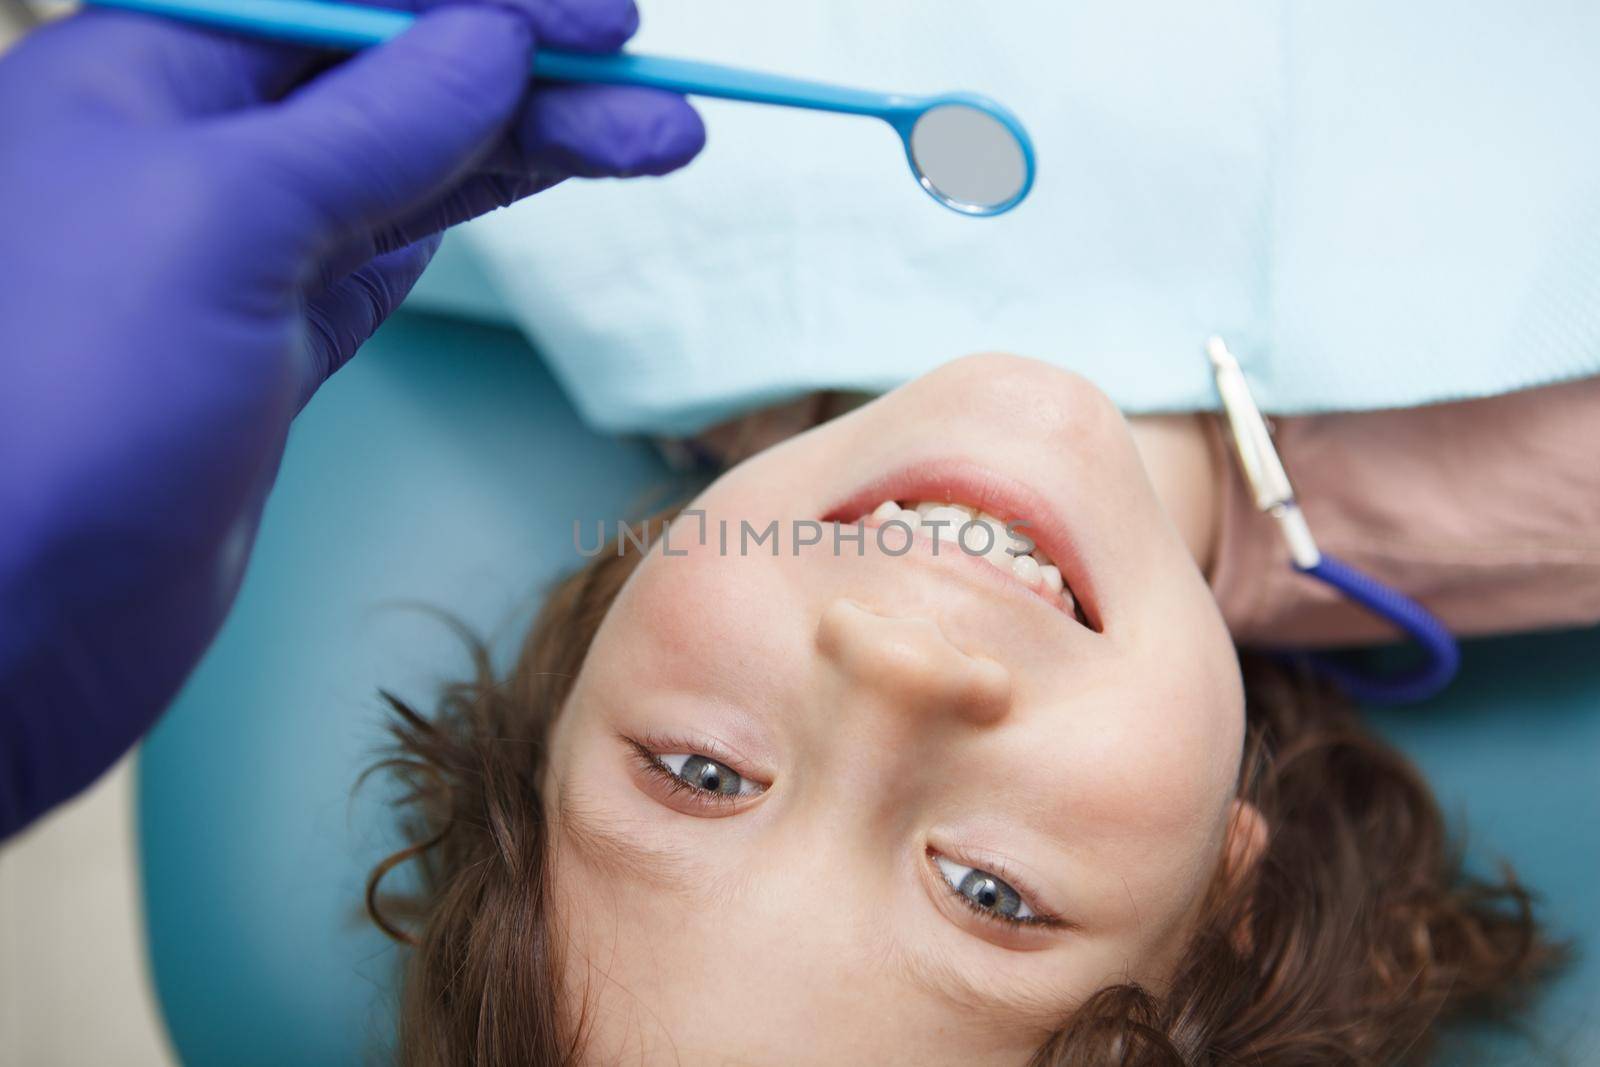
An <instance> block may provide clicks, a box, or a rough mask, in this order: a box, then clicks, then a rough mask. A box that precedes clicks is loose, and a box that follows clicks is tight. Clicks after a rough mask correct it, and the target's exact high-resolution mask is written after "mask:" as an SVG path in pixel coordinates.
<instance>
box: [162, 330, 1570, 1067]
mask: <svg viewBox="0 0 1600 1067" xmlns="http://www.w3.org/2000/svg"><path fill="white" fill-rule="evenodd" d="M667 477H668V475H667V472H666V471H665V469H664V468H663V467H662V466H661V465H660V464H659V462H658V461H657V460H656V458H655V457H654V455H653V453H652V452H651V451H650V449H648V448H647V447H645V446H644V445H641V444H636V443H635V444H630V443H622V442H618V441H615V440H612V439H608V438H604V437H600V436H597V435H595V434H593V433H590V432H588V431H587V430H586V429H585V428H584V427H583V426H582V425H581V424H580V422H579V421H578V418H577V416H576V415H575V414H574V413H573V411H572V410H571V408H570V407H569V406H568V404H567V403H566V401H565V400H564V399H563V397H562V394H561V392H560V390H559V388H558V387H557V385H556V383H555V382H554V381H553V380H552V379H551V378H550V376H549V374H548V373H547V372H546V371H545V370H544V369H543V367H542V365H541V363H540V362H539V360H538V359H537V357H536V356H535V355H534V354H533V353H532V352H531V351H530V350H529V348H528V347H527V345H526V344H525V343H524V342H523V341H522V339H521V338H520V337H519V336H518V335H516V334H514V333H511V332H509V331H501V330H496V329H493V328H489V327H485V326H479V325H468V324H465V323H463V322H460V321H454V320H446V319H438V318H429V317H424V316H418V315H411V314H408V315H402V316H400V317H398V318H397V319H396V320H395V321H393V322H391V323H390V324H389V325H388V326H386V327H385V328H384V330H383V331H382V332H381V333H380V334H379V335H378V336H377V337H376V338H375V339H374V340H373V342H372V343H371V344H369V345H368V347H367V349H366V350H365V351H364V352H363V354H362V356H361V358H360V359H358V360H356V361H354V363H352V364H351V366H349V367H348V368H346V369H345V370H343V371H341V372H340V374H339V375H338V377H336V378H335V379H334V381H333V382H332V383H331V384H330V385H328V386H327V387H326V388H324V389H323V390H322V392H321V393H319V394H318V396H317V398H316V400H315V401H314V402H313V404H312V405H311V407H310V408H309V409H308V410H307V412H306V413H305V415H304V416H303V417H302V418H301V419H300V421H299V422H298V423H297V424H296V427H295V430H294V434H293V437H292V439H291V441H290V442H289V450H288V454H287V456H286V458H285V460H284V464H283V470H282V475H281V477H280V479H279V484H278V488H277V491H276V493H275V495H274V496H273V498H272V500H271V503H270V505H269V506H268V508H267V514H266V517H265V521H264V522H263V525H262V528H261V535H260V541H259V543H258V545H257V549H256V556H255V560H254V562H253V564H252V566H251V570H250V573H249V576H248V578H247V580H246V582H245V586H244V589H243V592H242V594H241V596H240V598H239V602H238V605H237V607H236V609H235V611H234V612H233V615H232V616H231V618H230V619H229V621H228V623H227V625H226V627H225V628H224V629H223V632H222V634H221V636H220V638H219V639H218V641H217V642H216V645H215V647H213V648H212V650H211V652H210V654H209V655H208V656H207V657H206V659H205V660H204V662H203V663H202V664H201V665H200V667H199V669H198V670H197V671H196V672H195V674H194V677H193V678H192V679H191V680H190V682H189V684H188V686H187V687H186V688H185V690H184V692H183V693H182V695H181V697H180V698H179V700H178V702H177V704H176V705H175V706H174V707H173V708H172V710H171V711H170V713H169V714H168V715H167V717H166V718H165V719H164V720H163V721H162V723H161V725H160V727H159V728H158V729H157V730H156V732H155V733H154V734H153V735H152V736H151V738H150V739H149V741H148V742H147V743H146V744H145V746H144V749H143V751H142V754H141V756H140V761H139V785H138V790H139V796H138V823H139V834H140V841H141V846H140V847H141V854H142V862H143V880H144V897H145V907H146V912H147V915H146V919H147V924H148V940H149V951H150V963H151V970H152V973H153V975H154V979H155V984H156V988H157V991H158V994H159V999H160V1003H161V1007H162V1011H163V1013H164V1015H165V1019H166V1023H167V1027H168V1030H169V1032H170V1034H171V1037H172V1042H173V1045H174V1047H175V1048H176V1050H177V1052H178V1054H179V1055H180V1056H181V1058H182V1060H183V1062H184V1063H186V1064H191V1065H212V1064H219V1065H221V1064H226V1065H231V1067H251V1065H256V1064H260V1065H271V1067H284V1065H290V1064H293V1065H307V1067H311V1065H321V1064H328V1065H336V1064H338V1065H343V1064H357V1063H368V1062H371V1063H383V1062H385V1061H387V1060H388V1059H389V1058H390V1052H391V1050H392V1042H393V1036H392V1035H393V1027H394V1009H393V996H392V990H393V986H394V977H395V972H396V965H397V955H396V952H397V950H396V949H395V948H394V947H393V946H391V945H390V943H389V942H388V941H387V940H386V939H385V938H384V937H383V936H382V935H380V934H378V933H377V932H376V931H375V930H373V929H372V928H371V927H370V926H369V925H368V924H367V923H366V922H365V920H364V918H363V917H362V914H361V900H362V890H363V884H364V880H365V876H366V873H367V871H368V870H369V869H370V868H371V867H372V865H373V863H374V862H375V861H376V860H377V859H379V858H380V857H381V856H383V855H384V854H385V853H387V852H388V851H389V850H390V849H391V847H392V846H393V844H394V838H393V837H392V830H391V829H390V827H389V824H388V821H387V819H386V809H385V806H384V795H383V787H382V786H381V785H379V784H376V783H373V784H369V785H367V786H366V787H364V788H363V789H362V790H360V791H353V787H354V785H355V781H356V778H357V776H358V775H359V773H360V772H361V770H362V769H364V768H365V767H366V766H368V765H369V764H370V763H372V762H373V755H374V752H375V751H376V748H377V746H378V745H379V744H380V743H381V740H382V735H381V732H380V726H381V724H382V723H383V722H384V721H385V720H384V716H383V713H382V710H381V708H380V706H379V704H378V701H377V700H376V699H375V693H376V690H377V688H378V687H379V686H380V685H382V686H384V687H387V688H391V689H395V690H397V691H399V692H400V693H401V694H403V695H408V696H411V697H414V698H416V699H418V700H420V701H422V702H423V703H424V704H425V705H427V704H428V698H429V697H430V695H431V693H432V691H433V687H434V686H435V685H436V684H437V683H438V682H440V681H442V680H446V679H450V678H453V677H457V676H460V675H461V674H462V673H463V671H464V670H465V668H466V659H465V655H464V653H463V651H462V650H461V649H460V648H459V647H457V646H456V645H454V644H453V643H452V639H451V638H450V636H449V634H448V633H447V631H445V630H444V629H443V628H442V627H441V626H440V624H439V622H438V621H437V620H436V619H432V618H429V617H428V616H427V615H426V614H424V613H422V612H419V611H416V610H414V608H413V607H412V606H414V605H427V606H432V607H435V608H441V609H445V610H448V611H451V612H454V613H456V614H457V615H459V616H460V617H461V618H462V619H464V620H465V621H466V622H468V623H469V624H470V625H472V626H474V627H475V628H477V629H478V630H479V631H480V632H483V633H488V634H490V635H491V636H492V637H494V638H497V639H498V640H499V642H500V644H501V646H502V647H505V646H506V645H507V644H509V643H514V642H515V641H516V640H517V638H518V637H519V636H520V634H521V632H522V629H523V627H524V625H525V624H526V622H527V620H528V618H529V617H530V616H531V613H532V611H533V610H534V609H535V607H536V603H537V601H536V596H537V592H538V591H539V590H540V589H541V588H542V587H543V586H544V585H545V584H546V583H547V582H548V581H549V580H550V579H551V578H553V577H554V576H555V575H556V574H558V573H559V572H562V571H564V570H567V569H569V568H570V567H572V566H573V565H574V564H575V563H576V562H578V557H577V554H576V551H575V549H574V547H573V540H572V536H573V535H572V523H573V521H574V520H575V519H578V520H583V521H584V522H585V524H586V525H585V528H587V529H592V528H593V526H592V524H593V522H594V521H595V520H597V519H607V520H610V519H613V518H615V517H618V516H626V515H630V514H636V513H637V512H638V511H639V509H640V507H641V505H642V504H644V503H645V502H647V500H648V499H650V497H651V494H652V492H653V491H658V490H660V489H661V488H662V486H663V485H664V484H665V483H666V480H667ZM656 499H659V497H656ZM1377 720H1378V722H1379V723H1380V724H1381V726H1382V728H1383V729H1384V730H1386V731H1387V732H1388V733H1389V734H1390V736H1392V737H1393V738H1395V739H1396V740H1397V741H1398V742H1399V743H1400V744H1401V745H1402V746H1403V747H1404V748H1405V749H1406V750H1407V751H1408V752H1410V753H1412V754H1413V756H1415V758H1416V759H1417V760H1418V761H1419V762H1420V763H1421V764H1422V766H1423V768H1424V769H1425V770H1426V771H1427V772H1428V774H1429V775H1430V777H1431V778H1432V780H1433V782H1434V783H1435V784H1436V785H1437V787H1438V790H1439V794H1440V797H1441V799H1442V801H1443V803H1444V804H1445V806H1446V809H1447V810H1448V811H1449V812H1451V814H1453V815H1458V816H1460V817H1461V818H1462V819H1464V820H1465V821H1466V822H1467V823H1468V824H1469V826H1470V830H1471V844H1472V854H1473V855H1474V857H1475V858H1476V859H1477V861H1478V862H1481V863H1491V862H1493V861H1494V860H1495V859H1496V858H1499V857H1505V858H1508V859H1510V860H1512V861H1513V862H1514V863H1515V864H1516V866H1517V868H1518V870H1519V872H1520V873H1521V875H1522V876H1523V878H1524V879H1525V881H1526V882H1527V883H1528V884H1529V885H1531V886H1533V887H1535V888H1536V889H1538V890H1539V891H1540V893H1541V894H1542V895H1543V899H1544V902H1545V908H1544V916H1545V918H1546V919H1547V921H1548V922H1549V923H1550V925H1551V927H1552V928H1553V930H1555V931H1556V932H1557V933H1559V934H1564V935H1567V936H1571V937H1574V938H1577V939H1578V940H1579V942H1580V946H1582V945H1583V944H1584V943H1587V942H1589V941H1591V940H1592V939H1593V938H1594V936H1595V935H1597V934H1600V892H1597V890H1600V631H1588V632H1581V633H1567V634H1558V635H1548V636H1537V637H1527V638H1517V639H1514V640H1505V641H1494V642H1483V643H1476V644H1472V645H1470V646H1469V647H1468V649H1467V651H1466V662H1465V667H1464V669H1463V671H1462V675H1461V677H1460V679H1459V681H1458V682H1457V683H1456V684H1455V686H1454V687H1453V688H1452V689H1451V691H1450V692H1449V694H1448V695H1447V696H1446V697H1445V698H1444V699H1441V700H1439V701H1436V702H1435V703H1433V704H1430V705H1427V706H1423V707H1416V708H1409V709H1405V710H1403V711H1394V712H1385V713H1383V714H1382V715H1379V716H1378V717H1377ZM1530 1032H1531V1035H1532V1039H1530V1037H1529V1036H1528V1035H1518V1034H1508V1033H1504V1032H1493V1033H1489V1032H1482V1031H1464V1032H1461V1033H1459V1034H1455V1035H1452V1036H1451V1038H1450V1041H1449V1046H1448V1049H1447V1051H1446V1054H1445V1056H1444V1057H1442V1058H1441V1060H1440V1062H1442V1063H1470V1062H1476V1063H1484V1064H1521V1063H1540V1064H1544V1063H1568V1064H1573V1065H1580V1067H1581V1065H1585V1064H1591V1063H1596V1062H1600V1053H1596V1052H1595V1051H1594V1050H1595V1049H1596V1048H1600V965H1597V964H1596V963H1595V962H1594V961H1593V960H1592V959H1585V958H1580V959H1579V961H1578V962H1577V964H1576V966H1575V967H1573V968H1572V970H1571V971H1570V972H1568V973H1567V974H1566V975H1565V976H1564V977H1563V979H1562V980H1561V981H1560V982H1559V983H1558V984H1557V985H1556V986H1555V987H1553V988H1552V989H1551V991H1550V994H1549V995H1548V996H1547V997H1546V998H1544V1000H1543V1001H1542V1002H1541V1008H1540V1014H1539V1016H1538V1019H1537V1022H1536V1024H1535V1025H1534V1026H1533V1027H1532V1028H1531V1029H1530Z"/></svg>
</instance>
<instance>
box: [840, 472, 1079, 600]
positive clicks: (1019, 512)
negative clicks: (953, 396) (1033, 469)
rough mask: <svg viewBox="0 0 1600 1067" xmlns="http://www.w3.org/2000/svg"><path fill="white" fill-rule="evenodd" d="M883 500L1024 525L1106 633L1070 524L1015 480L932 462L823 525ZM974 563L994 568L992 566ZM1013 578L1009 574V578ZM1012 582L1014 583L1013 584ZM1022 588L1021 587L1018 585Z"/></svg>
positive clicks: (869, 491)
mask: <svg viewBox="0 0 1600 1067" xmlns="http://www.w3.org/2000/svg"><path fill="white" fill-rule="evenodd" d="M885 500H895V501H900V502H902V503H909V502H912V501H917V502H920V501H925V500H931V501H940V502H943V503H950V504H963V505H966V506H967V507H972V508H977V509H978V510H979V511H983V512H988V513H989V514H991V515H994V516H995V517H997V518H999V519H1001V520H1003V521H1006V522H1011V521H1017V522H1021V523H1024V524H1026V525H1025V526H1023V527H1022V532H1023V533H1025V534H1026V535H1027V536H1028V537H1029V538H1030V539H1032V540H1033V542H1034V543H1035V544H1036V545H1037V546H1038V547H1039V548H1041V549H1043V550H1044V551H1045V553H1046V554H1047V555H1048V556H1049V557H1050V560H1051V562H1052V563H1054V564H1055V565H1056V566H1057V567H1059V568H1060V569H1061V575H1062V578H1063V579H1064V580H1065V582H1066V584H1067V587H1068V588H1070V589H1071V590H1072V594H1073V596H1074V598H1075V599H1076V600H1077V602H1078V605H1079V607H1080V608H1081V609H1082V611H1083V617H1084V618H1085V619H1086V620H1087V621H1088V623H1089V627H1090V629H1093V630H1096V631H1100V630H1102V629H1103V622H1102V620H1103V615H1102V613H1101V606H1100V597H1099V595H1098V591H1097V590H1096V589H1095V583H1094V579H1093V577H1092V576H1091V575H1090V573H1089V570H1088V568H1087V567H1086V566H1085V563H1084V559H1083V554H1082V553H1081V552H1080V551H1079V549H1078V545H1077V542H1076V540H1075V538H1073V537H1072V535H1071V530H1070V529H1069V527H1068V524H1067V522H1066V520H1065V519H1064V518H1063V517H1062V516H1061V514H1060V513H1059V512H1058V511H1057V510H1056V509H1055V507H1053V506H1052V505H1051V503H1050V501H1048V500H1047V499H1045V498H1044V496H1043V495H1042V494H1040V493H1039V492H1037V491H1036V490H1034V489H1033V488H1031V487H1030V486H1027V485H1024V484H1023V483H1021V482H1019V481H1017V480H1016V479H1014V478H1010V477H1008V476H1006V475H1003V474H1000V473H998V472H996V471H993V470H990V469H989V468H987V467H983V466H980V465H978V464H975V463H972V462H970V461H966V460H948V461H945V460H932V461H927V462H921V463H916V464H911V465H908V466H905V467H902V468H900V469H899V470H896V471H893V472H891V473H889V474H886V475H883V476H881V477H878V478H875V479H873V480H872V481H871V482H869V483H867V484H866V485H865V486H863V487H862V488H861V489H859V490H857V491H856V492H854V493H852V494H851V495H850V496H848V497H847V498H845V499H844V500H843V501H841V502H840V503H839V504H837V505H835V506H834V507H832V508H830V509H829V510H828V511H827V512H826V513H825V514H824V515H823V516H822V521H824V522H855V521H856V520H858V519H863V518H865V517H867V516H868V515H869V514H870V513H871V512H872V510H873V509H874V508H876V507H877V506H878V505H879V504H881V503H883V502H884V501H885ZM972 562H974V563H978V564H979V565H981V566H983V567H985V568H988V569H990V570H995V573H996V574H997V575H999V574H1000V572H999V570H998V569H996V568H993V567H991V566H990V564H988V563H982V562H981V561H977V560H974V561H972ZM1005 577H1007V578H1009V577H1010V576H1009V575H1005ZM1013 581H1014V580H1013ZM1017 584H1018V586H1019V587H1021V583H1017Z"/></svg>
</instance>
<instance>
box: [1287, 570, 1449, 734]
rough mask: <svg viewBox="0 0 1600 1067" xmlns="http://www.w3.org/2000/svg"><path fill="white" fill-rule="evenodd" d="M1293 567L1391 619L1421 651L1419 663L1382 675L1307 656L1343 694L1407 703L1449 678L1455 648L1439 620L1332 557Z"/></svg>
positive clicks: (1433, 692)
mask: <svg viewBox="0 0 1600 1067" xmlns="http://www.w3.org/2000/svg"><path fill="white" fill-rule="evenodd" d="M1296 569H1297V570H1299V571H1300V573H1302V574H1307V575H1310V576H1311V577H1313V578H1315V579H1317V580H1318V581H1320V582H1324V583H1326V584H1327V585H1329V586H1332V587H1333V588H1334V589H1337V590H1338V591H1339V592H1341V593H1343V594H1344V595H1345V596H1347V597H1349V598H1350V599H1351V600H1353V601H1355V602H1356V603H1358V604H1360V605H1361V606H1362V607H1364V608H1366V609H1367V610H1368V611H1370V612H1372V613H1373V614H1374V615H1377V616H1379V617H1380V618H1383V619H1387V620H1389V621H1390V622H1392V623H1394V624H1395V625H1396V626H1398V627H1399V628H1400V629H1401V630H1403V631H1405V633H1406V634H1407V635H1408V636H1409V637H1410V638H1411V639H1412V640H1413V641H1415V642H1416V643H1417V645H1418V646H1419V647H1420V648H1421V649H1422V652H1423V655H1424V662H1423V663H1422V664H1420V665H1419V666H1417V667H1415V668H1413V669H1410V670H1405V671H1401V672H1399V673H1396V674H1388V675H1374V674H1368V673H1365V672H1362V671H1357V670H1352V669H1351V668H1350V667H1348V666H1346V665H1345V664H1343V663H1340V662H1338V661H1337V660H1335V659H1333V658H1331V657H1328V656H1324V655H1312V656H1310V657H1308V658H1309V659H1310V661H1311V663H1312V665H1313V666H1314V667H1315V668H1316V670H1317V671H1318V673H1320V674H1322V675H1323V676H1325V677H1327V678H1328V679H1329V680H1331V681H1332V682H1333V683H1334V684H1335V685H1337V686H1338V687H1339V688H1340V689H1342V690H1344V691H1345V692H1346V693H1347V694H1349V695H1350V696H1352V697H1354V698H1355V699H1357V700H1360V701H1365V702H1368V703H1375V704H1412V703H1416V702H1417V701H1421V700H1427V699H1428V698H1430V697H1433V696H1436V695H1437V694H1438V693H1439V692H1440V691H1441V690H1443V689H1444V687H1445V686H1447V685H1449V684H1450V680H1451V679H1452V678H1454V677H1455V675H1456V670H1457V669H1458V668H1459V667H1460V666H1461V649H1460V647H1459V646H1458V645H1457V644H1456V639H1455V637H1454V636H1453V635H1452V634H1451V633H1450V631H1449V630H1447V629H1445V625H1444V623H1442V622H1440V621H1439V619H1438V618H1437V617H1436V616H1435V615H1434V614H1433V613H1432V612H1430V611H1429V610H1428V609H1427V608H1425V607H1423V606H1422V605H1421V604H1418V603H1417V602H1416V601H1415V600H1412V599H1411V598H1410V597H1408V596H1406V595H1404V594H1403V593H1401V592H1399V591H1398V590H1396V589H1393V588H1391V587H1389V586H1387V585H1384V584H1383V583H1382V582H1380V581H1378V580H1377V579H1376V578H1373V577H1372V576H1371V575H1369V574H1365V573H1363V572H1362V571H1358V570H1356V569H1355V568H1354V567H1352V566H1350V565H1349V564H1347V563H1345V562H1343V561H1342V560H1338V559H1335V558H1334V557H1332V556H1328V555H1324V556H1323V557H1322V558H1321V559H1320V560H1319V561H1318V562H1317V563H1316V564H1315V565H1313V566H1310V567H1297V568H1296Z"/></svg>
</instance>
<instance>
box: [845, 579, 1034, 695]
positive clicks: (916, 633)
mask: <svg viewBox="0 0 1600 1067" xmlns="http://www.w3.org/2000/svg"><path fill="white" fill-rule="evenodd" d="M817 648H818V650H819V651H820V652H821V653H822V655H823V656H824V657H825V658H827V659H829V660H830V661H832V662H833V663H834V664H835V665H836V666H837V667H838V668H839V670H840V671H841V672H842V673H844V674H845V675H847V676H848V677H849V679H850V680H851V682H852V683H853V684H855V685H858V686H861V687H863V688H867V689H871V690H874V691H875V692H877V693H878V694H879V695H880V696H882V697H884V698H886V699H887V700H888V701H889V702H891V703H894V704H896V705H901V706H904V707H906V708H908V709H910V710H912V711H919V710H920V711H921V712H923V713H925V714H942V715H947V716H955V717H959V718H961V719H965V720H967V721H969V722H972V723H974V724H980V725H986V724H991V723H994V722H998V721H999V720H1000V719H1002V718H1004V717H1005V715H1006V713H1007V712H1008V711H1009V710H1010V708H1011V672H1010V671H1009V670H1007V669H1006V668H1005V666H1004V665H1002V664H1000V663H997V662H995V661H994V660H991V659H988V658H986V657H982V656H974V655H970V654H969V653H967V652H965V651H963V650H962V649H960V648H958V647H957V646H956V645H954V644H952V643H951V642H950V640H949V639H948V638H947V637H945V635H944V632H943V631H942V630H940V629H939V626H938V624H937V623H936V622H934V620H932V619H927V618H916V617H900V616H893V615H884V614H880V613H878V612H875V611H873V610H871V609H870V608H867V607H864V606H863V605H861V604H859V603H857V602H855V601H853V600H849V599H840V600H837V601H835V602H834V603H832V604H830V605H828V607H827V608H826V609H825V610H824V611H823V613H822V618H821V620H820V622H819V624H818V627H817Z"/></svg>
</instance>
